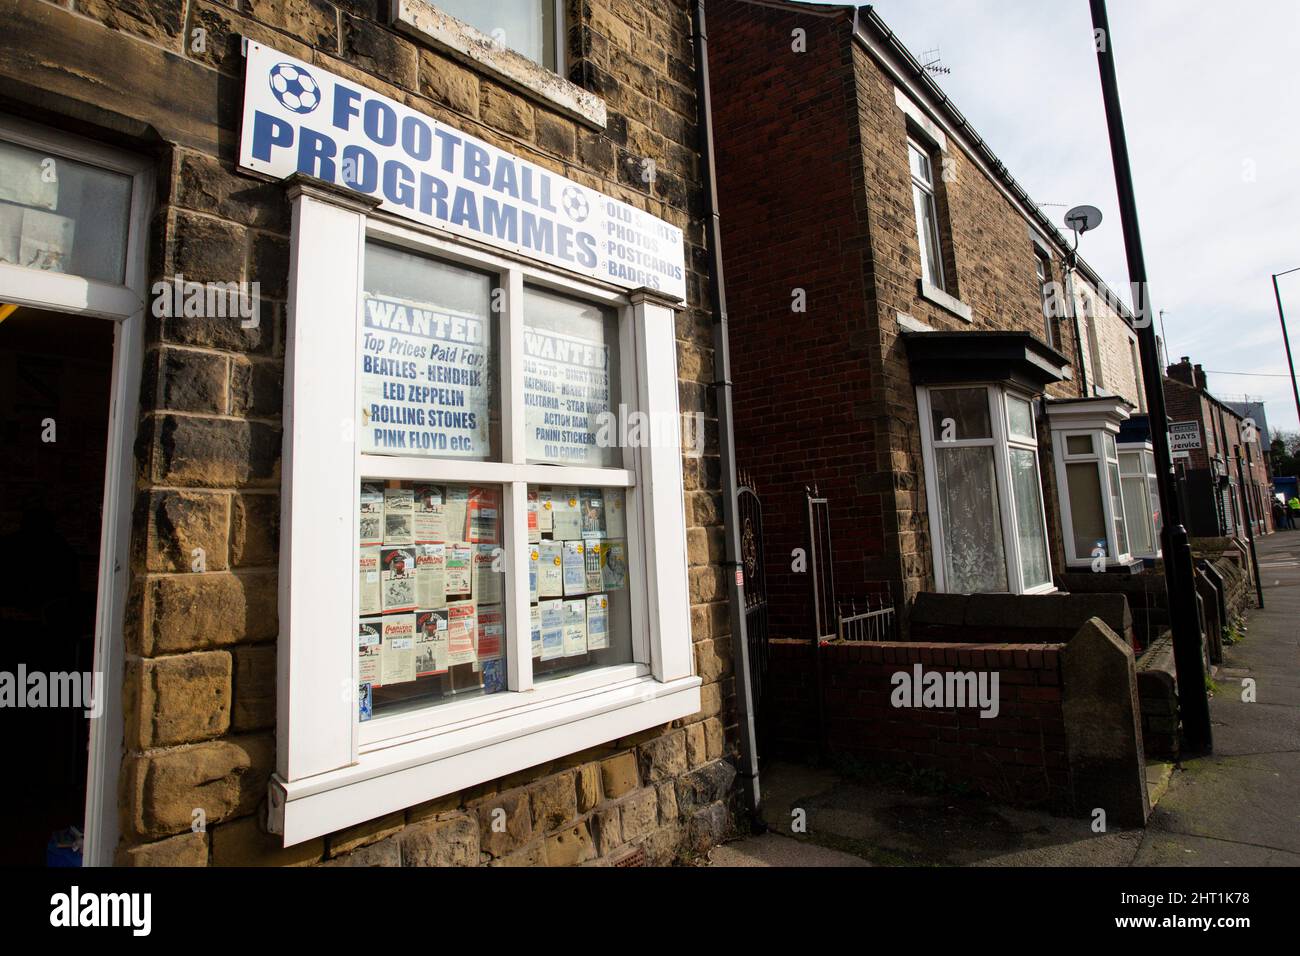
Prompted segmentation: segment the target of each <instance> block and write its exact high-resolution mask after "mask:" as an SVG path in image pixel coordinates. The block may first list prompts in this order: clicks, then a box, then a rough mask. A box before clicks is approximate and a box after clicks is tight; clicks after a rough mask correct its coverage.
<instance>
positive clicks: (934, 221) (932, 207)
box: [907, 136, 948, 291]
mask: <svg viewBox="0 0 1300 956" xmlns="http://www.w3.org/2000/svg"><path fill="white" fill-rule="evenodd" d="M914 150H915V151H916V152H917V153H919V154H920V155H921V156H923V157H924V158H925V162H926V167H927V168H928V169H929V171H930V177H929V179H925V178H922V177H920V176H918V175H917V174H916V173H915V172H913V171H912V155H911V154H912V152H913V151H914ZM907 151H908V156H907V171H908V175H909V176H911V179H912V209H913V215H915V210H916V194H917V191H918V190H919V191H920V192H921V195H922V197H923V198H922V202H923V203H924V205H925V207H926V210H927V211H928V212H929V214H930V229H929V230H928V231H929V233H930V235H929V237H928V240H927V237H926V235H925V233H926V231H927V230H926V228H925V223H923V222H921V220H920V219H917V222H916V242H917V246H918V251H919V252H920V254H921V281H922V282H924V283H926V284H928V285H931V286H933V287H934V288H936V289H939V290H941V291H947V288H948V286H947V283H946V282H945V281H944V274H943V245H942V244H941V243H940V241H939V204H938V202H937V201H936V199H935V187H934V153H933V152H932V151H931V150H930V149H928V148H927V147H926V146H925V145H924V144H923V143H921V142H920V141H918V140H916V139H914V138H912V137H910V136H909V137H908V140H907ZM927 241H928V242H929V244H930V249H931V255H929V256H927V255H926V243H927ZM927 273H931V274H929V275H927Z"/></svg>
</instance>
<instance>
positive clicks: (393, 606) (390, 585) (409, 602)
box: [379, 548, 416, 626]
mask: <svg viewBox="0 0 1300 956" xmlns="http://www.w3.org/2000/svg"><path fill="white" fill-rule="evenodd" d="M379 560H380V566H381V571H380V578H381V580H380V583H379V586H380V588H381V590H382V592H383V593H382V594H381V596H380V603H381V604H382V610H383V611H384V613H385V614H387V613H390V612H392V611H414V610H415V608H416V603H415V549H414V548H381V549H380V551H379ZM412 626H414V625H412Z"/></svg>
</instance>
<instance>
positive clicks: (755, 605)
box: [736, 473, 768, 711]
mask: <svg viewBox="0 0 1300 956" xmlns="http://www.w3.org/2000/svg"><path fill="white" fill-rule="evenodd" d="M740 482H741V486H740V488H739V490H737V492H736V505H737V508H736V510H737V512H739V514H740V563H741V566H742V567H743V568H744V570H745V633H746V635H747V636H748V643H749V680H750V692H751V694H752V699H753V701H754V707H755V710H756V711H758V710H760V709H761V708H762V706H763V684H764V681H765V679H766V677H767V641H768V624H767V572H766V571H765V570H764V567H763V503H762V502H761V501H759V500H758V492H756V491H755V490H754V487H753V484H752V483H751V482H750V480H749V478H748V476H746V475H745V474H744V473H741V475H740Z"/></svg>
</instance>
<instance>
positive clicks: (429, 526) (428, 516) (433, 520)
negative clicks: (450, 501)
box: [413, 485, 447, 544]
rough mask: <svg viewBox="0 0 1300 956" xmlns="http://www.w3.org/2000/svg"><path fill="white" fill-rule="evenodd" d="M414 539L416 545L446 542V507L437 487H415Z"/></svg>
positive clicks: (440, 491) (440, 490)
mask: <svg viewBox="0 0 1300 956" xmlns="http://www.w3.org/2000/svg"><path fill="white" fill-rule="evenodd" d="M413 527H414V537H415V543H416V544H442V543H444V542H446V540H447V506H446V505H445V504H444V503H443V500H442V489H441V488H440V487H438V486H437V485H416V486H415V519H414V526H413Z"/></svg>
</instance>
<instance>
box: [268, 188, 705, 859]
mask: <svg viewBox="0 0 1300 956" xmlns="http://www.w3.org/2000/svg"><path fill="white" fill-rule="evenodd" d="M290 196H291V198H292V203H293V246H292V253H291V270H290V271H291V279H290V300H289V328H288V344H287V347H286V355H285V414H284V431H285V439H284V442H285V444H284V455H283V462H282V475H283V492H282V502H283V503H282V519H281V522H282V523H281V553H280V588H281V595H280V650H279V656H278V664H279V696H278V705H279V710H278V720H277V735H278V737H277V744H278V746H277V761H278V762H277V768H276V774H275V777H274V778H273V781H272V786H271V801H270V805H271V806H270V822H271V827H272V829H273V830H274V831H275V832H278V833H282V834H283V837H284V842H285V845H290V844H293V843H298V842H301V841H302V840H306V839H310V838H311V837H314V836H318V835H321V834H324V833H328V832H331V831H334V830H337V829H340V828H342V827H345V826H349V825H351V824H355V823H358V822H362V821H365V820H369V819H372V818H375V817H378V816H382V815H383V814H386V813H390V812H393V811H395V810H399V809H402V808H404V807H408V806H412V805H414V804H417V803H420V802H422V801H425V800H429V799H432V798H434V797H438V796H441V795H444V794H447V793H452V792H455V791H457V790H460V789H463V788H465V787H467V786H472V785H474V784H477V783H481V782H483V781H485V780H490V779H494V778H497V777H500V776H503V775H505V774H509V773H513V772H516V771H519V770H523V769H526V768H527V767H530V766H534V765H536V764H539V763H543V762H546V761H549V760H553V759H556V758H558V757H561V756H564V755H566V754H570V753H573V752H576V751H579V750H582V749H586V748H588V747H591V746H595V745H598V744H600V743H603V742H605V741H608V740H611V739H614V738H617V737H621V736H626V735H628V734H631V733H635V732H637V731H640V730H644V729H646V728H648V727H652V726H656V725H660V724H663V723H666V722H669V721H672V720H675V719H677V718H680V717H685V716H687V715H689V714H692V713H695V712H696V711H698V710H699V707H700V692H699V686H700V680H699V678H698V677H696V676H695V675H694V674H693V653H692V645H691V638H690V607H689V596H688V589H687V578H686V558H685V552H686V541H685V537H686V533H685V514H684V504H683V490H682V476H681V440H680V421H679V417H678V405H677V375H676V343H675V334H674V314H675V313H674V308H675V306H676V304H675V303H673V302H671V301H669V300H666V299H664V298H662V297H660V296H658V295H657V294H655V293H653V292H649V291H646V290H638V291H635V292H632V293H630V294H629V293H626V292H624V291H621V290H617V289H615V288H613V287H612V286H607V285H603V284H600V283H596V282H592V281H591V280H588V279H580V278H577V277H574V276H572V275H569V274H566V273H564V272H561V271H559V270H555V269H551V268H547V267H542V266H537V265H533V264H530V263H527V262H525V261H524V260H521V259H516V258H514V257H511V256H509V255H504V254H502V253H500V252H499V251H488V250H486V249H484V248H482V247H480V246H477V245H475V244H471V243H467V242H464V241H452V240H449V239H446V238H443V237H442V236H441V235H439V234H435V233H433V232H431V231H427V230H423V229H417V228H414V227H412V226H410V225H409V224H405V223H402V222H400V221H398V220H396V219H393V218H390V217H387V216H383V215H379V214H375V213H373V211H372V209H371V207H370V206H369V205H368V204H366V203H365V202H364V201H360V200H357V199H355V198H353V197H351V196H349V195H347V194H340V193H336V192H335V191H333V190H330V189H324V188H318V187H316V186H314V185H310V184H296V185H294V186H293V187H291V190H290ZM411 322H416V323H419V325H418V327H416V326H412V325H410V324H408V323H411ZM420 335H424V336H425V338H424V340H423V342H424V343H426V344H427V345H428V347H429V348H430V349H432V350H435V351H438V354H439V356H440V357H439V358H438V360H437V361H433V360H429V361H426V360H425V359H424V358H423V357H422V355H421V353H420V351H419V350H420V349H421V348H422V347H423V345H422V341H421V339H420ZM442 350H445V351H446V355H445V356H444V355H442ZM455 350H460V351H459V352H458V353H457V352H456V351H455ZM560 353H563V354H560ZM565 356H567V359H566V358H565ZM381 361H388V362H392V363H395V364H389V365H383V366H380V365H378V364H376V363H379V362H381ZM366 363H369V364H366ZM408 363H409V364H408ZM566 363H567V364H566ZM435 365H437V366H439V367H440V368H441V369H442V370H441V371H438V370H436V369H435V368H434V366H435ZM435 372H436V374H435ZM471 373H478V374H471ZM403 385H404V388H399V387H398V386H403ZM552 399H554V401H552ZM600 411H608V412H609V413H610V417H608V418H605V419H603V421H604V422H605V424H606V425H610V424H611V423H616V424H617V425H618V426H619V427H617V428H615V429H614V430H613V432H612V433H611V432H609V431H607V432H606V433H605V437H604V438H602V439H601V440H599V441H592V440H591V433H592V432H593V431H595V430H596V427H597V426H596V421H595V420H594V418H595V416H594V415H593V413H596V412H600ZM412 416H416V417H412ZM637 416H640V418H639V419H638V417H637ZM582 417H585V418H586V419H588V420H587V421H582V420H580V418H582ZM637 421H640V422H641V423H642V424H643V428H642V430H641V433H640V439H641V440H638V436H637V433H636V432H635V431H634V428H635V423H636V422H637ZM629 423H631V424H630V425H629ZM624 427H626V431H627V434H623V428H624ZM611 434H612V435H613V436H614V437H615V439H616V441H615V446H616V447H611V446H610V445H609V444H608V442H607V440H606V439H607V438H608V437H609V436H610V435H611ZM438 435H441V436H442V437H440V438H439V437H437V436H438ZM575 499H576V500H575ZM381 501H382V502H383V504H382V506H381V505H379V504H377V502H381ZM548 501H549V503H550V504H551V505H552V509H553V511H552V514H551V517H550V519H549V520H543V519H542V517H541V516H540V514H539V509H540V508H542V507H544V504H545V503H546V502H548ZM379 507H383V508H384V510H383V511H378V512H367V511H365V510H364V509H367V508H376V509H377V508H379ZM615 512H619V514H617V516H616V515H615ZM374 514H381V515H382V516H383V521H382V522H375V523H373V524H372V523H370V522H368V515H374ZM390 517H391V518H392V522H393V523H392V524H391V525H390V523H389V520H390ZM546 526H549V527H550V531H549V533H548V532H547V531H546V530H545V528H546ZM422 528H423V529H424V530H423V531H422V530H421V529H422ZM430 529H436V530H430ZM439 538H443V539H445V541H444V542H443V543H441V544H440V545H433V544H431V545H429V546H428V547H429V548H431V549H434V550H431V551H429V552H426V551H424V550H423V547H422V545H420V544H417V543H415V542H418V541H420V540H422V539H423V540H427V541H430V542H437V541H438V539H439ZM614 543H617V544H618V545H619V548H618V549H617V553H615V549H612V548H610V547H608V546H610V545H612V544H614ZM543 544H546V545H549V547H548V548H547V551H548V553H549V554H551V555H553V556H554V560H555V561H557V562H559V563H558V564H556V565H555V568H556V570H557V571H558V572H559V575H558V579H556V578H552V579H551V583H552V586H553V587H559V588H560V590H559V592H556V591H551V592H550V593H551V595H552V596H551V597H547V596H546V594H545V593H539V591H542V590H543V589H544V588H545V587H546V585H544V584H540V579H541V578H542V577H543V575H542V574H540V573H539V566H538V560H539V558H540V554H537V553H538V552H541V551H542V547H541V546H542V545H543ZM557 545H558V547H557ZM593 545H594V546H595V547H596V548H597V549H598V553H599V555H600V557H601V559H603V561H602V560H598V561H595V562H594V565H593V563H592V558H593V557H594V555H595V554H596V553H597V552H593V550H592V546H593ZM584 548H585V555H584ZM371 549H373V551H377V552H378V555H379V565H378V569H377V570H376V569H375V568H374V567H373V566H370V567H369V570H367V567H368V566H367V565H366V564H364V563H363V562H364V560H365V559H366V552H367V551H369V550H371ZM373 551H372V552H371V553H372V554H373ZM436 551H440V553H439V554H437V555H436V558H435V552H436ZM570 552H573V553H572V554H571V553H570ZM535 554H537V557H534V555H535ZM426 555H427V556H428V560H429V563H428V565H427V567H426V565H425V563H424V562H425V558H426ZM574 556H576V557H577V558H578V560H577V562H576V563H575V564H573V565H572V566H571V565H570V562H569V561H568V558H569V557H574ZM584 557H585V563H584V560H583V559H584ZM412 560H414V562H415V565H416V569H415V574H416V578H415V580H414V582H413V583H410V582H405V581H404V577H405V575H408V574H409V573H410V572H411V563H412ZM428 569H435V570H436V573H437V577H436V578H434V579H427V578H423V577H420V575H422V574H423V573H425V571H426V570H428ZM370 574H376V575H377V576H378V578H377V579H376V578H373V577H369V575H370ZM570 577H571V580H570ZM429 580H437V581H438V582H439V583H438V584H437V585H429V586H428V587H426V583H427V581H429ZM557 580H558V583H557ZM453 582H455V583H453ZM430 595H434V596H430ZM376 602H378V607H379V612H378V613H375V609H376ZM602 602H603V603H602ZM562 605H563V606H562ZM543 606H546V607H549V608H550V610H552V611H554V612H556V613H555V614H547V615H543V614H542V613H540V612H541V611H542V607H543ZM485 607H486V608H488V611H487V612H486V613H485V612H484V608H485ZM535 609H536V612H535ZM574 615H578V616H579V617H580V618H581V620H580V621H579V622H578V623H579V624H580V625H581V627H579V626H578V624H575V623H574V621H575V617H574ZM583 615H586V616H583ZM544 617H545V620H543V618H544ZM552 627H557V628H559V630H558V632H555V633H556V634H558V637H557V638H556V640H557V641H558V644H553V642H552V641H551V640H550V638H551V637H552V636H554V635H552V634H546V633H544V632H545V631H547V630H550V629H552ZM363 635H364V639H362V638H363ZM543 638H545V640H543ZM543 643H545V645H546V648H545V649H543V646H542V645H543ZM374 648H379V650H378V651H375V650H374ZM372 654H376V655H377V657H372V656H371V655H372Z"/></svg>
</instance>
